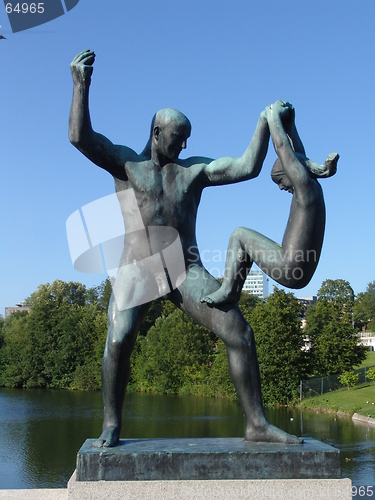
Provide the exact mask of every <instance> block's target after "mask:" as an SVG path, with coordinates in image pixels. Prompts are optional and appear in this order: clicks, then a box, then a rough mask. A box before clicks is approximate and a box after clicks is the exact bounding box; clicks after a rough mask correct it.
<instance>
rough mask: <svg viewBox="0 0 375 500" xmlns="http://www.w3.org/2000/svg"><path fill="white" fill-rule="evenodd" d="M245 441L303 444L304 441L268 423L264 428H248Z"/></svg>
mask: <svg viewBox="0 0 375 500" xmlns="http://www.w3.org/2000/svg"><path fill="white" fill-rule="evenodd" d="M245 441H252V442H253V443H283V444H302V443H303V439H301V438H298V437H297V436H293V435H292V434H288V433H287V432H285V431H282V430H281V429H279V428H278V427H276V426H275V425H271V424H270V423H267V424H266V425H265V426H264V427H257V428H254V427H252V428H250V427H249V428H246V429H245Z"/></svg>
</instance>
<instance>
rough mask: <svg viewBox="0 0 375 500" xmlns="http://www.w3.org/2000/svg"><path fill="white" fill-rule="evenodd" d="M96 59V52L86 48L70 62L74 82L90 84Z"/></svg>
mask: <svg viewBox="0 0 375 500" xmlns="http://www.w3.org/2000/svg"><path fill="white" fill-rule="evenodd" d="M94 61H95V54H94V52H93V51H92V50H89V49H88V50H84V51H83V52H80V53H79V54H78V55H76V56H75V58H74V59H73V61H72V62H71V63H70V71H71V72H72V77H73V81H74V83H81V84H82V83H83V84H86V85H90V81H91V75H92V72H93V69H94V68H93V67H92V65H93V64H94Z"/></svg>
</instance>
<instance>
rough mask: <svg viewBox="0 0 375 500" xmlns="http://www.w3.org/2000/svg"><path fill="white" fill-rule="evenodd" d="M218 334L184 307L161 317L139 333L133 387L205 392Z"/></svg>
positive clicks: (167, 391)
mask: <svg viewBox="0 0 375 500" xmlns="http://www.w3.org/2000/svg"><path fill="white" fill-rule="evenodd" d="M215 341H216V336H215V335H214V334H212V333H211V332H210V331H209V330H207V329H206V328H204V327H203V326H201V325H198V324H196V323H195V322H194V321H193V320H192V319H191V318H189V317H188V316H187V315H186V314H184V313H183V312H182V311H180V310H175V311H174V312H173V313H172V314H170V315H169V316H166V317H160V318H158V319H157V320H156V322H155V325H154V326H152V327H151V328H150V330H149V331H148V334H147V336H146V337H139V339H138V342H139V348H138V355H137V356H136V359H135V363H134V366H133V375H132V383H133V389H137V390H142V391H151V392H162V393H165V394H177V393H202V392H204V389H205V387H204V386H205V379H206V375H207V371H208V366H209V365H210V363H212V359H213V351H214V348H215Z"/></svg>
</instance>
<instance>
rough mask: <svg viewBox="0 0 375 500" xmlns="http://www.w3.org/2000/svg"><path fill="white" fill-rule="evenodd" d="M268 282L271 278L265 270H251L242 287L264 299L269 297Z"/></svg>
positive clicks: (243, 289)
mask: <svg viewBox="0 0 375 500" xmlns="http://www.w3.org/2000/svg"><path fill="white" fill-rule="evenodd" d="M268 282H269V278H268V276H267V275H266V274H264V272H263V271H260V270H259V271H250V272H249V274H248V275H247V278H246V281H245V283H244V285H243V287H242V291H243V292H247V293H251V294H253V295H256V296H257V297H260V298H261V299H264V298H265V297H268Z"/></svg>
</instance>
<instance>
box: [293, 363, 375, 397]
mask: <svg viewBox="0 0 375 500" xmlns="http://www.w3.org/2000/svg"><path fill="white" fill-rule="evenodd" d="M370 368H374V367H373V366H365V367H364V368H357V369H356V370H353V371H354V373H358V374H359V377H358V381H357V384H356V385H359V384H364V383H365V382H367V381H368V380H367V378H366V373H367V372H368V370H369V369H370ZM340 375H341V374H340V373H339V374H337V375H329V376H328V377H315V378H309V379H307V380H301V381H300V391H299V395H300V397H299V398H300V401H302V399H303V398H306V397H311V396H316V395H322V394H325V393H326V392H332V391H337V389H340V388H342V387H343V386H342V384H341V383H340V381H339V377H340Z"/></svg>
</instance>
